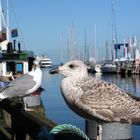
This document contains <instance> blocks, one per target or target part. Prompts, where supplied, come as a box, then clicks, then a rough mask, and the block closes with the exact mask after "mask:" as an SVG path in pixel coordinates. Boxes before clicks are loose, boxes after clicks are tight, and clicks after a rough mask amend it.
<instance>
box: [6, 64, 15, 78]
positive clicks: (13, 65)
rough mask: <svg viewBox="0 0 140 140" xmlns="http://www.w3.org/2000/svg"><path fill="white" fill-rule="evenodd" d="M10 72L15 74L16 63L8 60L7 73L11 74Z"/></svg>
mask: <svg viewBox="0 0 140 140" xmlns="http://www.w3.org/2000/svg"><path fill="white" fill-rule="evenodd" d="M10 72H13V74H15V63H14V62H7V66H6V73H7V75H8V74H10Z"/></svg>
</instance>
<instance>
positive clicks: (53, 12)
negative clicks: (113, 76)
mask: <svg viewBox="0 0 140 140" xmlns="http://www.w3.org/2000/svg"><path fill="white" fill-rule="evenodd" d="M111 4H112V0H10V5H11V9H10V11H11V17H12V14H13V13H14V14H13V15H14V16H13V17H12V18H11V22H12V23H13V24H14V22H15V25H14V26H18V27H20V31H21V32H20V33H21V35H22V37H23V38H22V39H23V40H24V42H25V48H26V49H29V50H33V51H34V53H35V54H38V55H41V54H47V55H48V56H49V57H51V58H52V60H54V62H55V63H57V61H58V62H59V61H60V49H61V46H62V45H63V47H64V48H65V57H67V44H68V42H67V40H68V33H69V32H70V30H73V34H72V35H73V38H74V41H75V42H76V43H77V42H78V43H77V44H78V45H79V46H80V49H81V50H82V49H83V47H84V40H85V33H84V32H85V29H86V34H87V35H86V36H87V37H86V39H87V45H88V46H89V47H90V48H92V47H93V42H94V26H95V24H96V41H97V46H98V45H105V42H106V41H111V38H112V37H111V34H112V31H111V30H112V24H111V21H112V8H111ZM139 6H140V0H115V16H116V28H117V38H118V40H119V41H120V42H121V41H123V39H126V40H128V38H129V37H133V36H134V35H135V36H137V40H140V30H139V26H140V16H139V13H140V8H139Z"/></svg>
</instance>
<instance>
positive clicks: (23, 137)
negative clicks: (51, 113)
mask: <svg viewBox="0 0 140 140" xmlns="http://www.w3.org/2000/svg"><path fill="white" fill-rule="evenodd" d="M57 125H58V124H57V123H55V122H54V121H52V120H50V119H48V118H46V117H45V114H44V108H42V107H41V106H40V107H37V108H36V109H35V111H32V112H27V111H24V110H23V105H22V104H21V102H20V101H19V100H17V99H14V100H13V99H8V100H7V99H6V100H3V101H1V102H0V139H1V140H48V139H49V138H48V134H49V131H50V130H51V129H52V128H54V127H55V126H57ZM53 139H54V140H66V139H67V140H71V139H76V140H81V139H82V138H81V137H80V136H78V135H76V134H74V133H70V132H68V131H67V132H63V133H59V134H57V135H54V136H53Z"/></svg>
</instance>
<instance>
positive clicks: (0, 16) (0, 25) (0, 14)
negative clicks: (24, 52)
mask: <svg viewBox="0 0 140 140" xmlns="http://www.w3.org/2000/svg"><path fill="white" fill-rule="evenodd" d="M0 31H2V4H1V0H0Z"/></svg>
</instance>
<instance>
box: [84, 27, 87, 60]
mask: <svg viewBox="0 0 140 140" xmlns="http://www.w3.org/2000/svg"><path fill="white" fill-rule="evenodd" d="M86 34H87V30H86V28H85V47H84V62H86V61H87V40H86Z"/></svg>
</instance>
